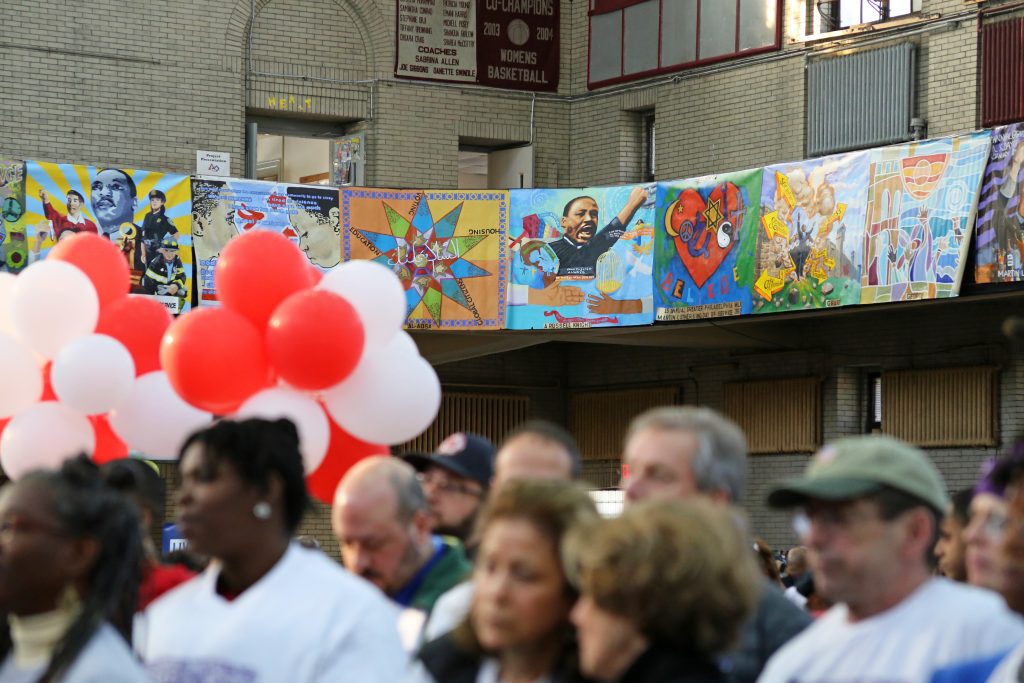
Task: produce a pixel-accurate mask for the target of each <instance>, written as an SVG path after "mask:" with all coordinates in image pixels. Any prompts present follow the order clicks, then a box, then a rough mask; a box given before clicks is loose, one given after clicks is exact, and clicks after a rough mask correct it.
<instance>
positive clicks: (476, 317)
mask: <svg viewBox="0 0 1024 683" xmlns="http://www.w3.org/2000/svg"><path fill="white" fill-rule="evenodd" d="M508 207H509V197H508V192H506V191H504V190H478V191H473V190H465V191H460V190H451V191H449V190H444V191H441V190H378V189H373V190H369V189H361V188H352V189H342V190H341V212H342V221H343V223H344V225H345V231H344V235H343V237H344V242H343V244H344V253H345V260H346V261H348V260H351V259H369V260H373V261H376V262H377V263H381V264H383V265H385V266H387V267H389V268H391V269H392V270H393V271H395V273H396V274H397V275H398V277H399V278H400V279H401V280H402V284H403V285H405V289H406V301H407V303H408V311H409V314H408V319H407V321H406V325H407V326H408V327H410V328H435V329H463V328H474V329H501V328H502V327H503V326H504V323H505V282H506V275H505V239H506V235H507V234H508Z"/></svg>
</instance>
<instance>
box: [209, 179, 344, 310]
mask: <svg viewBox="0 0 1024 683" xmlns="http://www.w3.org/2000/svg"><path fill="white" fill-rule="evenodd" d="M340 216H341V214H340V209H339V206H338V190H337V188H333V187H326V186H323V185H293V184H288V183H276V182H264V181H259V180H239V179H235V178H213V177H193V178H192V241H193V244H194V245H195V252H196V262H197V263H198V265H199V277H198V285H197V286H198V288H199V304H200V305H203V304H211V303H214V302H216V301H217V292H216V290H215V288H214V281H213V273H214V269H215V268H216V267H217V259H218V258H219V257H220V252H221V250H222V249H224V245H226V244H227V243H228V240H230V239H231V238H232V237H234V236H235V235H240V234H243V233H245V232H248V231H249V230H274V231H276V232H279V233H281V234H282V235H284V236H285V237H287V238H288V239H290V240H291V241H292V242H294V243H295V244H296V245H297V246H298V247H299V249H301V250H302V252H303V253H305V254H306V258H308V259H309V261H310V263H311V264H312V265H314V266H316V267H317V268H319V269H320V270H321V271H324V272H326V271H329V270H330V269H331V268H333V267H334V266H336V265H338V263H339V262H340V260H341V218H340ZM266 266H267V273H268V275H270V274H271V273H273V269H274V264H272V263H268V264H266Z"/></svg>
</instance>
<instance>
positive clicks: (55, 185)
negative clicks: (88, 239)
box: [22, 161, 192, 313]
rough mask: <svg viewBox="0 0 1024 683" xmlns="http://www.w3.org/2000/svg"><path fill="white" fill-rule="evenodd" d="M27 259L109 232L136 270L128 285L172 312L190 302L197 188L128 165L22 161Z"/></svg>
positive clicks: (185, 179) (174, 177) (177, 178)
mask: <svg viewBox="0 0 1024 683" xmlns="http://www.w3.org/2000/svg"><path fill="white" fill-rule="evenodd" d="M25 174H26V179H25V218H24V220H23V223H22V225H23V227H24V234H25V240H26V243H27V245H28V247H27V248H28V252H29V256H28V258H29V260H33V259H36V258H45V257H46V254H47V253H49V251H50V249H51V248H52V247H53V246H54V245H55V244H56V243H57V242H59V241H60V240H61V239H62V238H65V237H66V236H68V235H72V234H74V233H77V232H92V233H97V234H99V235H101V236H105V237H107V238H108V239H110V240H111V241H112V242H113V243H114V244H116V245H117V247H118V248H119V249H120V250H121V253H122V254H124V257H125V260H127V261H128V268H129V270H130V271H131V291H132V293H133V294H143V295H148V296H150V297H153V298H154V299H156V300H157V301H159V302H160V303H162V304H163V305H164V306H166V307H167V309H168V310H169V311H171V312H172V313H183V312H184V311H187V310H188V309H189V308H190V306H191V298H192V297H191V292H192V194H191V191H190V188H189V177H188V176H184V175H176V174H171V173H158V172H156V171H143V170H138V169H131V168H96V167H94V166H78V165H74V164H52V163H47V162H39V161H28V162H25Z"/></svg>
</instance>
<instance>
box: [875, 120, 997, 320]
mask: <svg viewBox="0 0 1024 683" xmlns="http://www.w3.org/2000/svg"><path fill="white" fill-rule="evenodd" d="M990 141H991V138H990V136H989V133H988V132H987V131H985V132H980V133H972V134H970V135H963V136H959V137H955V138H942V139H938V140H929V141H925V142H912V143H907V144H903V145H895V146H892V147H883V148H881V149H875V150H872V151H871V161H870V171H869V177H868V201H867V211H866V214H867V223H866V225H865V228H864V272H863V274H862V275H861V303H865V304H874V303H882V302H887V301H905V300H911V299H936V298H943V297H950V296H956V295H957V294H959V293H960V281H961V278H962V276H963V270H964V265H965V262H966V260H967V251H968V249H969V247H970V244H971V229H972V227H973V225H974V216H975V212H976V210H977V208H978V194H979V190H980V189H981V176H982V173H983V171H984V170H985V162H986V161H987V160H988V154H989V147H990Z"/></svg>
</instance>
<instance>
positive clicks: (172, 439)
mask: <svg viewBox="0 0 1024 683" xmlns="http://www.w3.org/2000/svg"><path fill="white" fill-rule="evenodd" d="M212 419H213V415H211V414H210V413H207V412H204V411H202V410H199V409H198V408H193V407H192V406H190V405H189V404H188V403H185V401H184V400H183V399H182V398H181V397H180V396H178V394H176V393H174V389H173V388H171V383H170V381H169V380H168V379H167V375H166V374H165V373H164V372H163V371H161V370H157V371H154V372H148V373H146V374H145V375H142V376H141V377H137V378H136V379H135V381H134V382H133V383H132V388H131V391H129V392H128V397H127V398H126V399H125V400H124V401H122V402H121V404H120V405H118V406H117V407H116V408H114V409H113V410H112V411H110V415H109V417H108V421H109V422H110V427H111V429H113V430H114V433H115V434H117V435H118V436H119V437H121V440H122V441H124V442H125V444H127V445H128V447H129V448H130V449H132V450H134V451H140V452H141V453H143V454H144V455H145V456H146V457H147V458H150V459H152V460H174V459H175V458H177V457H178V451H180V450H181V446H182V444H184V443H185V440H186V439H188V437H189V436H191V435H192V432H195V431H196V430H198V429H201V428H202V427H205V426H206V425H208V424H209V423H210V421H211V420H212Z"/></svg>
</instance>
